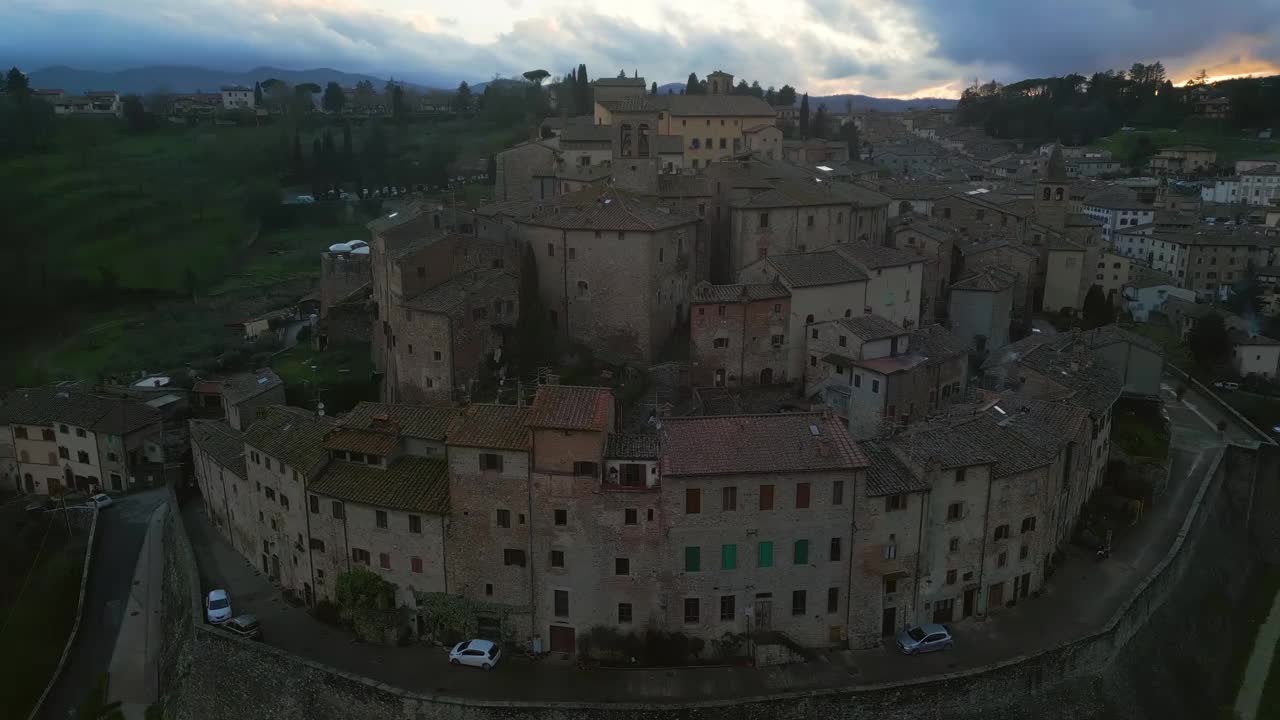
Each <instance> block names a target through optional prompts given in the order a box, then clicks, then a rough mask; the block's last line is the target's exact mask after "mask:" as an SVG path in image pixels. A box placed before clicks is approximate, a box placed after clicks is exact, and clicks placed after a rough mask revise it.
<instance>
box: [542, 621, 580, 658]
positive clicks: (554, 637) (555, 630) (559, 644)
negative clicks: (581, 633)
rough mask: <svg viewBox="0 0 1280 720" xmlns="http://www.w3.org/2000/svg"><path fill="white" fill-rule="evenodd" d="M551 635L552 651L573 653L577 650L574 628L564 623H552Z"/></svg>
mask: <svg viewBox="0 0 1280 720" xmlns="http://www.w3.org/2000/svg"><path fill="white" fill-rule="evenodd" d="M549 637H550V638H551V652H559V653H573V652H576V651H577V642H576V641H575V639H574V633H573V628H571V627H565V626H564V625H552V626H551V632H550V634H549Z"/></svg>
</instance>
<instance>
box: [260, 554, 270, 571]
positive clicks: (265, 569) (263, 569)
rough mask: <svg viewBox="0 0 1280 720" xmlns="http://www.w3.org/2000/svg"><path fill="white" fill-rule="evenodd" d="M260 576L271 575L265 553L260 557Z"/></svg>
mask: <svg viewBox="0 0 1280 720" xmlns="http://www.w3.org/2000/svg"><path fill="white" fill-rule="evenodd" d="M262 574H263V575H270V574H271V563H270V561H269V560H267V556H266V554H265V553H264V554H263V556H262Z"/></svg>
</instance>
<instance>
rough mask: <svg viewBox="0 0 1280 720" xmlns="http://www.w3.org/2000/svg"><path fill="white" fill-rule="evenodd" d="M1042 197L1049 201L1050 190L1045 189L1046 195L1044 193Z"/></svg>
mask: <svg viewBox="0 0 1280 720" xmlns="http://www.w3.org/2000/svg"><path fill="white" fill-rule="evenodd" d="M1042 197H1043V198H1044V199H1045V200H1048V199H1049V188H1045V189H1044V193H1043V195H1042Z"/></svg>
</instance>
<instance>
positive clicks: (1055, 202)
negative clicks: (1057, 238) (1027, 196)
mask: <svg viewBox="0 0 1280 720" xmlns="http://www.w3.org/2000/svg"><path fill="white" fill-rule="evenodd" d="M1070 205H1071V188H1070V187H1069V186H1068V181H1067V168H1066V165H1065V164H1064V163H1063V161H1062V147H1061V146H1059V145H1058V144H1056V143H1055V144H1054V146H1053V152H1051V153H1050V154H1049V166H1048V167H1047V168H1045V172H1044V175H1043V176H1041V178H1040V180H1039V181H1037V182H1036V198H1035V210H1036V220H1037V221H1038V222H1039V223H1040V224H1041V225H1044V226H1046V227H1049V228H1052V229H1054V230H1064V229H1065V228H1066V225H1067V213H1068V208H1069V207H1070Z"/></svg>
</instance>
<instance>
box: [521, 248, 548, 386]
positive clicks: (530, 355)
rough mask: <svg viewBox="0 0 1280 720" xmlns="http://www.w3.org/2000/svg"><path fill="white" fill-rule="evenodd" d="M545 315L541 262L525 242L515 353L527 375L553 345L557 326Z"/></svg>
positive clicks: (544, 357)
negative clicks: (540, 277)
mask: <svg viewBox="0 0 1280 720" xmlns="http://www.w3.org/2000/svg"><path fill="white" fill-rule="evenodd" d="M546 318H547V311H546V308H545V307H543V305H542V296H541V294H540V293H539V292H538V261H537V258H535V257H534V255H533V247H532V246H530V245H525V247H524V251H523V252H522V253H521V256H520V317H519V318H518V319H517V320H516V342H517V343H518V344H517V350H516V355H517V357H518V358H519V359H520V369H521V371H522V373H524V374H528V373H530V372H532V371H534V370H535V369H537V367H538V366H539V365H541V364H543V362H544V361H545V360H546V359H547V358H548V355H549V353H548V350H550V349H552V348H553V346H554V343H553V340H554V337H555V328H548V327H547V322H546Z"/></svg>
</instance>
